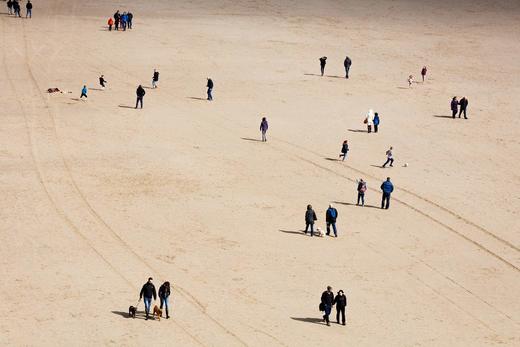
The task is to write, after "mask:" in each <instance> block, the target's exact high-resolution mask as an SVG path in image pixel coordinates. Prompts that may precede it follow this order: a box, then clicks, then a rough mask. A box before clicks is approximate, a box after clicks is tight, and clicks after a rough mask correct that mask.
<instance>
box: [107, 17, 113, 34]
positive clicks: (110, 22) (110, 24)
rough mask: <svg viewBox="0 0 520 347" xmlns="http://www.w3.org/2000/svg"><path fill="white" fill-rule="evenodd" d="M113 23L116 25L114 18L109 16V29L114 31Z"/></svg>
mask: <svg viewBox="0 0 520 347" xmlns="http://www.w3.org/2000/svg"><path fill="white" fill-rule="evenodd" d="M112 25H114V20H113V19H112V17H110V18H108V31H112Z"/></svg>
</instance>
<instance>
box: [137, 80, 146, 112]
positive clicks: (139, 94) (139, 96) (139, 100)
mask: <svg viewBox="0 0 520 347" xmlns="http://www.w3.org/2000/svg"><path fill="white" fill-rule="evenodd" d="M135 94H136V95H137V100H136V102H135V108H137V105H139V103H141V108H143V98H144V95H145V94H146V92H145V91H144V88H143V86H141V85H139V87H137V90H136V91H135Z"/></svg>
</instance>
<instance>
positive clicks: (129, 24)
mask: <svg viewBox="0 0 520 347" xmlns="http://www.w3.org/2000/svg"><path fill="white" fill-rule="evenodd" d="M133 19H134V15H133V14H132V12H128V13H127V14H126V22H127V25H128V29H132V20H133Z"/></svg>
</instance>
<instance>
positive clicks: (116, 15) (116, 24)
mask: <svg viewBox="0 0 520 347" xmlns="http://www.w3.org/2000/svg"><path fill="white" fill-rule="evenodd" d="M120 19H121V14H120V13H119V10H117V11H116V13H114V29H115V30H116V31H119V20H120Z"/></svg>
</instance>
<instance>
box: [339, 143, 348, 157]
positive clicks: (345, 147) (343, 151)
mask: <svg viewBox="0 0 520 347" xmlns="http://www.w3.org/2000/svg"><path fill="white" fill-rule="evenodd" d="M348 151H349V148H348V141H347V140H345V141H343V144H342V145H341V153H340V155H339V157H340V158H341V157H343V161H344V160H345V158H346V157H347V154H348Z"/></svg>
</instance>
